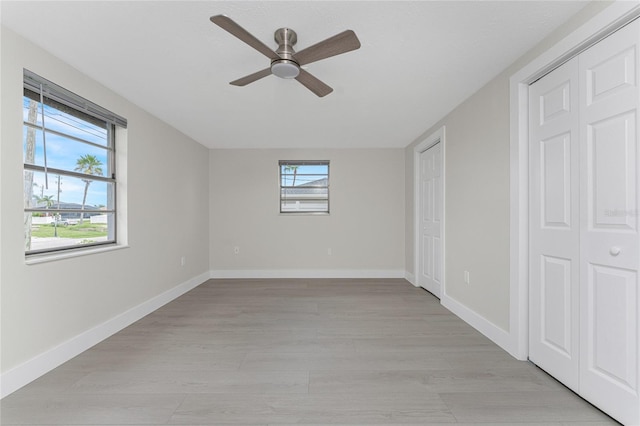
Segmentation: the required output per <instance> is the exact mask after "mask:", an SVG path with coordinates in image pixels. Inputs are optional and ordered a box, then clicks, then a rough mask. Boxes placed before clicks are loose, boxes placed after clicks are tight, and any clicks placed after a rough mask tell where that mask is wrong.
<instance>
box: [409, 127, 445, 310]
mask: <svg viewBox="0 0 640 426" xmlns="http://www.w3.org/2000/svg"><path fill="white" fill-rule="evenodd" d="M444 176H445V175H444V127H442V128H440V129H439V130H438V131H436V132H435V133H433V134H432V135H430V136H429V137H428V138H426V139H425V140H424V141H423V142H422V143H420V144H418V146H416V148H415V150H414V191H415V192H414V193H415V196H414V201H415V218H414V226H415V227H414V229H415V264H414V266H415V277H416V285H418V286H419V287H422V288H424V289H425V290H427V291H429V292H430V293H432V294H433V295H435V296H436V297H438V298H440V297H441V294H442V291H443V285H444V197H445V194H444Z"/></svg>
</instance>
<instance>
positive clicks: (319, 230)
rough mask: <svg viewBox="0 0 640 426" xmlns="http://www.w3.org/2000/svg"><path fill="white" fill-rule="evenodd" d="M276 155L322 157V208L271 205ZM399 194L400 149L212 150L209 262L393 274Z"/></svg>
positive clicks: (272, 270) (279, 270)
mask: <svg viewBox="0 0 640 426" xmlns="http://www.w3.org/2000/svg"><path fill="white" fill-rule="evenodd" d="M278 160H330V162H331V165H330V209H331V214H330V215H317V216H314V215H282V214H280V213H279V204H278V203H279V198H278V197H279V192H278ZM404 194H405V191H404V151H403V150H402V149H359V150H349V149H332V150H306V149H305V150H286V149H282V150H279V149H270V150H212V151H211V152H210V203H211V204H210V211H211V238H210V239H209V241H210V244H211V245H210V253H211V260H210V264H211V269H212V271H213V273H214V275H216V274H217V275H219V276H225V275H227V276H238V275H239V274H240V275H244V276H251V274H252V273H254V274H255V273H256V272H255V271H262V272H263V275H264V273H266V274H267V276H269V275H273V276H282V275H283V274H284V275H285V276H289V275H291V274H294V275H295V272H294V270H306V273H309V272H315V273H317V274H319V275H321V276H327V275H336V273H335V271H339V272H338V275H343V276H344V275H345V274H357V275H362V276H367V274H368V276H382V275H385V276H389V275H394V276H400V277H401V276H403V275H404V270H405V266H404V202H405V200H404ZM236 246H237V247H239V248H240V253H239V254H234V252H233V248H234V247H236ZM329 248H331V250H332V255H328V254H327V253H328V249H329ZM252 271H253V272H252Z"/></svg>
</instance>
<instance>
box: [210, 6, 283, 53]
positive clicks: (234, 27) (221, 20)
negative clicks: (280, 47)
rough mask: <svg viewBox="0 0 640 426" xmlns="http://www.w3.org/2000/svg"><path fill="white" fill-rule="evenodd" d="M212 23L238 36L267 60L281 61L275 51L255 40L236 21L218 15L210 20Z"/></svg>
mask: <svg viewBox="0 0 640 426" xmlns="http://www.w3.org/2000/svg"><path fill="white" fill-rule="evenodd" d="M209 19H210V20H211V22H213V23H214V24H216V25H217V26H219V27H220V28H222V29H223V30H225V31H227V32H229V33H231V34H232V35H234V36H236V37H237V38H239V39H240V40H242V41H244V42H245V43H247V44H248V45H249V46H251V47H253V48H254V49H256V50H257V51H258V52H260V53H262V54H263V55H264V56H266V57H267V58H269V59H271V60H272V61H274V60H276V59H280V56H279V55H278V54H277V53H276V52H274V51H273V49H271V48H270V47H269V46H267V45H266V44H264V43H263V42H261V41H260V40H258V39H257V38H255V37H254V36H253V35H252V34H251V33H249V31H247V30H245V29H244V28H242V27H241V26H240V25H238V24H237V23H236V22H235V21H233V20H232V19H231V18H229V17H228V16H225V15H216V16H212V17H211V18H209Z"/></svg>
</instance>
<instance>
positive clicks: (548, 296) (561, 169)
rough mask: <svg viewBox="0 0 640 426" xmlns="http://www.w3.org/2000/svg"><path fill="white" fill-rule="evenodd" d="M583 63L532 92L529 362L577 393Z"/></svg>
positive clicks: (572, 63)
mask: <svg viewBox="0 0 640 426" xmlns="http://www.w3.org/2000/svg"><path fill="white" fill-rule="evenodd" d="M577 83H578V62H577V59H574V60H571V61H569V62H567V63H565V64H564V65H562V66H561V67H560V68H558V69H557V70H555V71H554V72H553V73H551V74H549V75H547V76H545V77H543V78H542V79H540V80H538V81H537V82H536V83H535V84H533V85H532V86H531V87H530V114H531V116H530V119H529V122H530V129H529V130H530V135H529V140H530V143H529V149H530V152H529V158H530V196H531V208H530V220H529V224H530V229H529V231H530V248H529V252H530V257H529V262H530V268H529V271H530V277H529V292H530V294H529V296H530V297H529V301H530V306H529V311H530V330H529V359H531V361H532V362H534V363H535V364H537V365H538V366H540V367H541V368H542V369H544V370H546V371H548V372H549V373H550V374H552V375H553V376H555V377H557V378H558V379H559V380H561V381H562V382H563V383H565V384H566V385H567V386H568V387H570V388H571V389H574V390H577V386H578V360H579V355H578V345H579V340H578V333H579V323H578V320H579V311H578V291H579V289H578V286H579V255H580V250H579V237H580V234H579V232H580V228H579V211H578V204H579V199H578V195H579V193H578V178H579V174H578V173H579V170H578V150H577V143H578V133H579V132H578V130H579V127H578V124H579V120H578V108H579V103H578V99H577V97H576V96H575V93H577Z"/></svg>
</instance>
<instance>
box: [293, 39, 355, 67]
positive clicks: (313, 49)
mask: <svg viewBox="0 0 640 426" xmlns="http://www.w3.org/2000/svg"><path fill="white" fill-rule="evenodd" d="M358 48H360V40H358V37H357V36H356V33H354V32H353V31H352V30H346V31H343V32H341V33H340V34H336V35H334V36H333V37H329V38H328V39H326V40H323V41H321V42H319V43H316V44H314V45H313V46H309V47H307V48H306V49H302V50H301V51H299V52H297V53H295V54H294V55H293V57H294V59H295V60H296V62H297V63H298V64H300V65H306V64H310V63H311V62H315V61H319V60H320V59H325V58H330V57H331V56H336V55H340V54H341V53H346V52H350V51H352V50H356V49H358Z"/></svg>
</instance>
